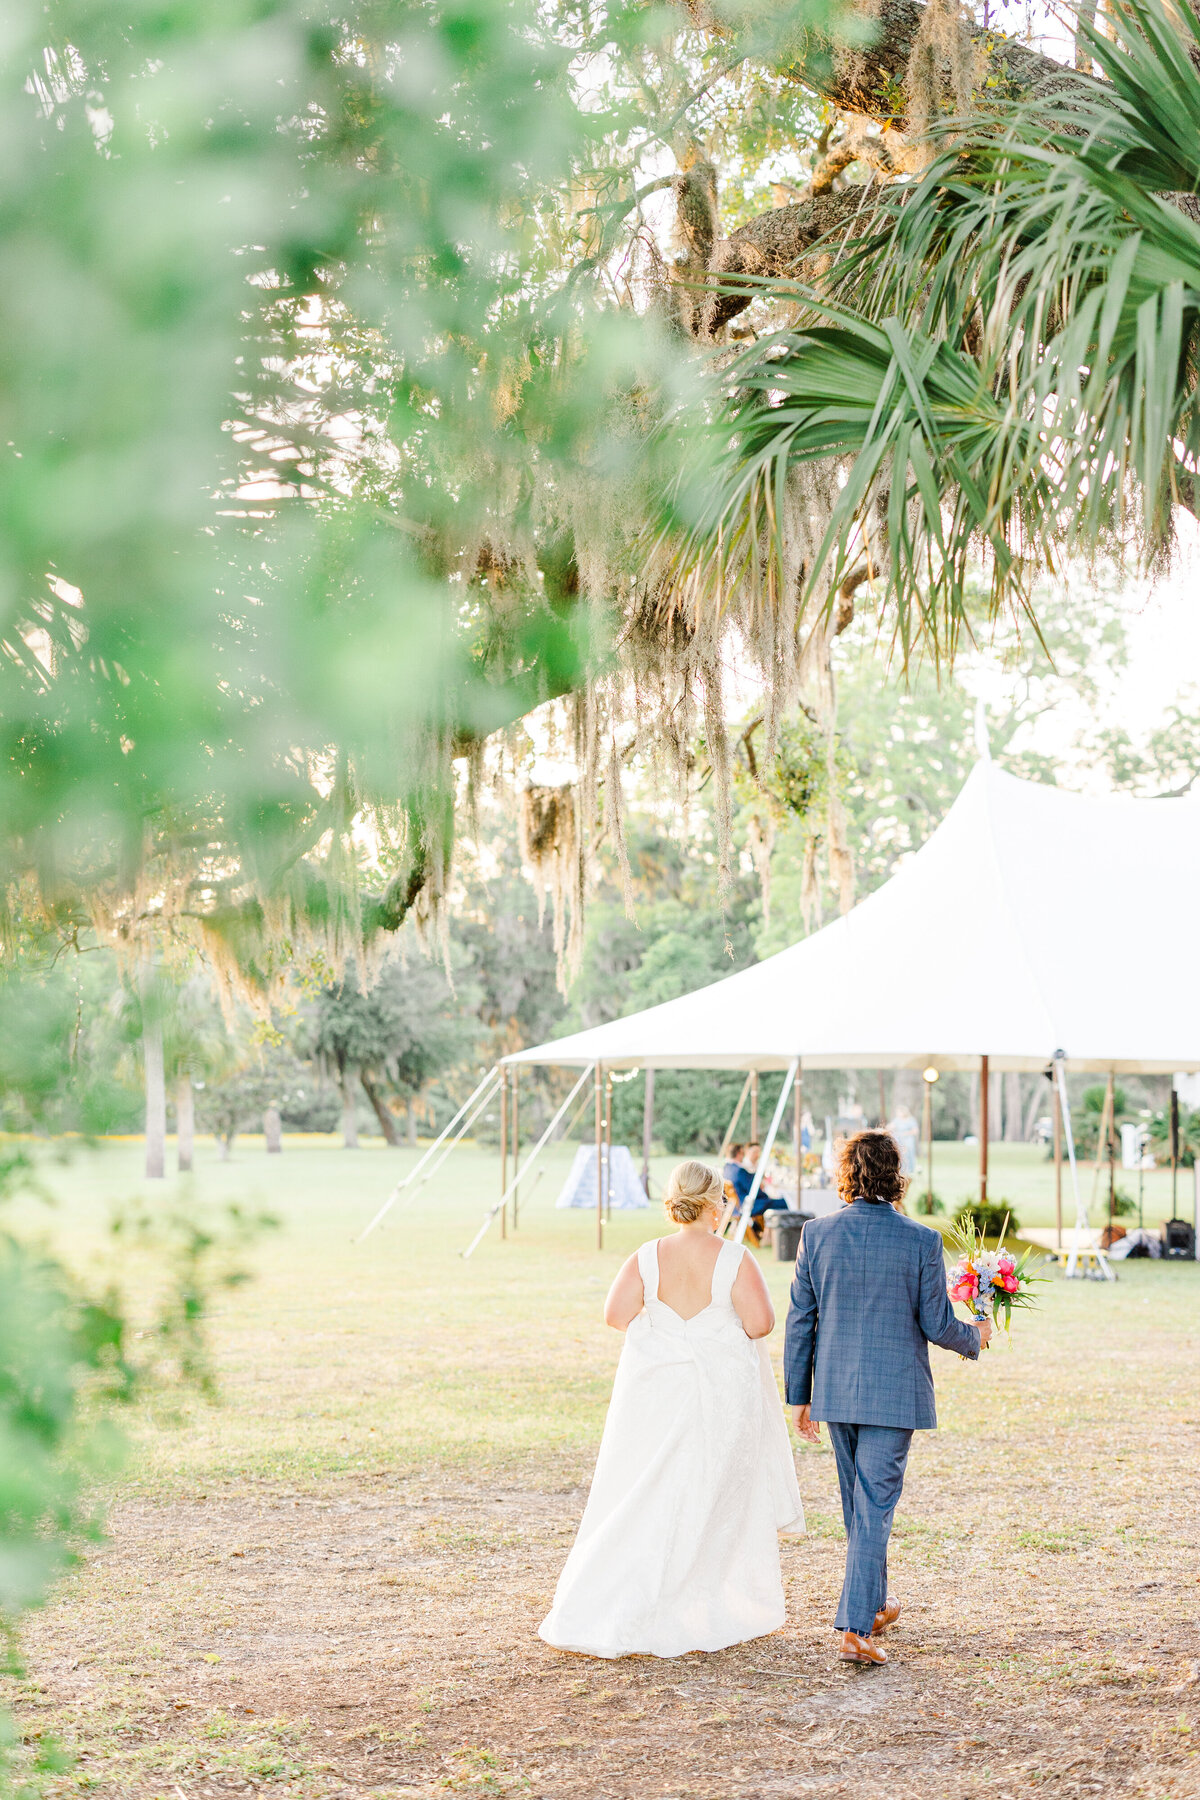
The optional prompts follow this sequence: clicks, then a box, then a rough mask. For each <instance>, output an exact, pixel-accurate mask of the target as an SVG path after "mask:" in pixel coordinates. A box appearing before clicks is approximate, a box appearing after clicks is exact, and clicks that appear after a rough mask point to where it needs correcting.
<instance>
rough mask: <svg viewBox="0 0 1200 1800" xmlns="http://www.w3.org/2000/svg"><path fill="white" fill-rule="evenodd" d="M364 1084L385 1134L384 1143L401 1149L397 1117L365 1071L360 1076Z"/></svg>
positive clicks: (372, 1108) (373, 1110)
mask: <svg viewBox="0 0 1200 1800" xmlns="http://www.w3.org/2000/svg"><path fill="white" fill-rule="evenodd" d="M359 1080H360V1081H361V1082H362V1084H363V1092H364V1094H365V1095H366V1096H367V1099H368V1100H369V1101H370V1102H371V1110H372V1112H373V1113H374V1114H375V1117H376V1118H377V1119H378V1120H379V1129H380V1130H381V1131H382V1133H383V1138H384V1142H385V1143H387V1144H390V1145H391V1147H392V1149H393V1150H398V1149H399V1148H400V1133H399V1132H398V1131H397V1130H396V1115H395V1113H394V1112H393V1111H392V1109H391V1107H390V1106H389V1105H388V1104H387V1102H386V1101H385V1100H384V1098H383V1095H382V1094H381V1093H380V1092H379V1089H378V1088H377V1087H376V1086H375V1083H374V1082H373V1081H372V1080H371V1077H370V1076H369V1075H368V1074H367V1071H366V1070H365V1069H364V1070H363V1071H362V1073H361V1074H360V1076H359Z"/></svg>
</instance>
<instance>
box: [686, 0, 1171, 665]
mask: <svg viewBox="0 0 1200 1800" xmlns="http://www.w3.org/2000/svg"><path fill="white" fill-rule="evenodd" d="M1113 17H1114V22H1115V24H1116V27H1117V33H1118V35H1117V38H1116V39H1115V40H1111V39H1108V38H1106V37H1103V36H1101V35H1100V34H1099V33H1091V34H1089V35H1090V38H1091V48H1092V54H1093V55H1094V57H1095V59H1096V61H1097V63H1099V64H1100V66H1101V68H1102V70H1103V72H1104V75H1105V77H1106V78H1107V86H1106V88H1105V90H1104V92H1103V94H1101V95H1098V96H1097V97H1095V98H1090V99H1089V98H1083V99H1080V98H1078V97H1075V98H1073V99H1072V100H1071V101H1070V103H1069V105H1067V106H1064V109H1063V111H1062V114H1061V116H1060V117H1059V118H1058V119H1057V120H1053V121H1051V122H1050V124H1049V126H1048V123H1047V119H1046V114H1045V111H1044V108H1043V109H1041V110H1035V109H1034V108H1032V107H1023V108H1020V107H1019V108H1014V109H1011V110H1010V111H1009V112H1008V113H1007V114H1005V115H1004V116H1003V117H1000V118H992V119H989V120H987V121H984V122H983V123H982V124H980V123H977V124H976V125H975V126H974V127H973V128H971V129H970V130H967V131H964V130H962V128H961V127H956V128H955V132H954V134H953V135H949V134H948V136H947V142H946V144H945V146H944V147H943V149H942V151H941V154H940V155H939V156H938V157H937V158H936V160H935V161H934V162H933V163H932V165H931V166H930V168H929V169H928V170H927V171H926V173H925V175H924V176H923V178H922V179H921V180H920V181H919V182H916V183H914V184H913V185H912V186H911V187H909V188H907V189H899V188H898V189H893V190H890V191H889V192H888V193H886V194H885V195H884V196H883V197H882V198H881V200H880V202H879V203H878V205H877V207H876V209H875V214H874V217H873V219H872V222H871V226H870V229H869V230H868V231H867V232H865V233H864V234H863V235H862V236H861V237H860V238H859V240H858V241H857V242H855V243H854V244H852V245H850V246H849V247H845V246H837V247H836V256H835V267H834V271H833V274H832V277H831V278H830V279H829V280H828V282H827V284H826V289H825V292H824V294H817V293H815V292H813V291H812V290H811V289H808V288H804V287H802V286H800V285H798V284H795V283H792V284H788V283H786V282H779V281H774V282H771V281H764V282H763V283H762V284H761V285H762V288H763V289H764V290H766V291H770V292H771V293H772V294H773V295H774V296H775V297H777V298H779V299H785V300H790V301H792V302H793V303H798V305H799V308H800V320H799V323H798V325H797V326H796V327H795V328H793V329H792V330H790V331H788V332H784V333H780V334H777V335H776V336H774V337H771V338H768V339H765V340H763V341H761V342H760V343H758V344H756V345H755V346H753V348H752V349H751V350H749V351H748V352H746V353H745V354H744V355H743V356H741V357H739V358H738V359H737V360H736V361H734V362H733V364H732V365H731V366H730V367H729V368H728V369H727V370H726V371H724V373H723V375H722V376H721V378H720V391H719V393H718V394H717V395H716V396H715V397H710V402H709V404H710V406H711V408H712V410H713V411H714V414H715V429H716V437H717V442H718V445H719V452H718V457H717V462H716V466H715V468H714V469H712V470H710V472H709V473H710V477H711V478H712V482H711V489H710V491H709V492H708V494H707V495H706V498H705V501H704V504H703V505H702V506H700V507H698V508H693V516H692V517H691V518H690V520H689V521H688V526H687V530H686V532H685V534H684V537H683V542H682V548H681V549H680V551H679V553H678V554H679V557H680V558H681V563H680V566H683V563H687V562H689V560H690V566H691V567H692V569H693V571H694V578H695V579H696V580H698V581H699V582H700V583H701V584H702V585H703V586H704V587H706V588H707V589H709V590H712V591H714V592H717V593H718V594H719V592H720V589H721V587H722V584H724V583H727V582H729V581H731V580H739V579H740V580H744V579H746V578H748V576H750V575H751V574H753V576H754V578H756V579H760V578H766V579H770V572H771V568H772V566H773V565H777V564H778V563H779V553H780V545H779V542H778V532H777V527H774V526H772V525H771V522H770V520H771V517H773V518H774V519H775V520H778V519H779V518H780V517H781V516H782V511H783V509H782V506H781V505H780V504H779V500H780V496H781V495H782V493H783V490H784V487H785V484H786V480H787V475H788V471H789V469H791V468H793V467H796V466H799V465H802V464H804V463H805V462H813V461H817V460H820V459H831V458H832V459H834V460H835V461H837V462H838V463H839V464H840V465H841V466H842V468H843V470H844V480H843V483H842V486H841V489H840V493H839V495H838V498H837V502H836V505H835V507H834V511H833V518H832V520H831V522H830V524H829V528H828V531H827V532H826V534H825V542H824V544H823V548H822V555H821V556H820V557H818V558H817V559H816V560H815V563H814V566H812V567H811V568H810V569H809V570H808V571H807V572H806V578H807V580H808V582H809V585H810V591H813V592H815V591H817V590H818V589H819V588H820V586H821V585H822V584H825V585H826V592H827V593H828V591H829V589H830V587H831V586H832V585H836V581H837V579H838V578H839V575H840V573H841V571H843V570H844V569H845V567H846V565H847V562H848V560H849V559H850V557H851V556H853V555H861V554H862V552H863V550H864V549H865V550H866V551H867V553H868V554H870V553H871V551H872V548H873V546H872V545H871V543H870V526H869V522H870V520H871V517H872V509H874V512H875V514H878V513H879V512H880V510H881V509H882V510H883V511H884V512H885V515H886V538H887V544H886V550H885V551H884V550H882V549H881V548H880V547H878V546H875V547H874V549H875V553H876V560H877V565H878V567H879V570H880V573H881V574H884V575H886V578H887V581H888V585H889V589H890V591H891V594H892V596H893V598H894V600H895V602H896V606H897V627H898V631H899V634H900V637H901V639H902V641H904V642H905V643H906V644H907V643H908V642H909V641H910V640H911V638H912V636H913V634H914V633H919V634H920V635H923V636H926V637H929V636H932V637H933V640H934V642H935V644H937V643H941V642H947V643H948V642H950V641H951V640H952V639H953V637H954V634H955V632H956V630H957V629H958V627H959V625H960V624H961V621H962V618H963V617H964V604H965V589H966V583H967V579H968V575H969V573H971V572H973V569H974V566H975V565H976V563H977V561H978V557H979V555H980V553H987V554H988V556H989V560H990V564H991V574H992V587H991V595H992V603H993V605H994V606H999V605H1000V604H1002V603H1003V602H1004V601H1005V600H1006V599H1011V598H1014V597H1015V598H1017V599H1018V600H1021V599H1023V598H1024V597H1025V596H1026V595H1027V589H1028V580H1029V576H1030V574H1031V573H1032V571H1033V570H1034V569H1040V568H1042V567H1044V566H1045V565H1046V563H1047V562H1048V561H1049V562H1053V560H1054V559H1055V558H1056V557H1057V556H1059V555H1061V554H1064V553H1078V552H1084V553H1093V552H1095V551H1096V550H1097V549H1099V548H1102V547H1106V546H1107V547H1126V548H1131V549H1136V553H1137V554H1139V555H1140V556H1141V557H1143V558H1147V559H1148V558H1150V557H1152V556H1154V555H1155V554H1156V553H1157V552H1158V551H1159V550H1160V549H1161V547H1162V546H1163V544H1164V543H1165V542H1167V541H1168V540H1169V537H1170V533H1171V521H1172V510H1173V507H1174V505H1175V503H1176V502H1177V499H1178V496H1179V490H1180V485H1181V476H1183V475H1189V474H1190V468H1189V465H1190V464H1191V463H1192V462H1193V461H1194V460H1195V459H1196V458H1197V456H1198V453H1200V411H1198V408H1197V363H1198V361H1200V223H1198V222H1197V217H1196V216H1193V215H1194V214H1196V213H1200V208H1191V209H1189V208H1188V207H1187V205H1186V204H1181V203H1180V198H1179V197H1180V195H1188V194H1193V195H1194V194H1196V193H1197V192H1200V67H1198V66H1197V62H1196V61H1193V55H1192V52H1193V51H1197V50H1200V22H1197V20H1196V18H1195V17H1194V16H1193V15H1192V14H1191V12H1190V11H1189V10H1188V9H1186V8H1184V9H1180V11H1179V12H1178V13H1176V12H1173V11H1172V12H1168V10H1167V8H1166V6H1165V5H1164V3H1163V0H1126V3H1124V4H1121V5H1120V6H1118V7H1117V8H1115V9H1114V13H1113ZM831 248H833V247H831ZM769 502H770V504H769Z"/></svg>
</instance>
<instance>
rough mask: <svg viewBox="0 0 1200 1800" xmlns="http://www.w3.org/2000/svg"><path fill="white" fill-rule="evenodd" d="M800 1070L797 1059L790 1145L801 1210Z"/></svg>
mask: <svg viewBox="0 0 1200 1800" xmlns="http://www.w3.org/2000/svg"><path fill="white" fill-rule="evenodd" d="M800 1077H801V1072H800V1064H799V1061H797V1063H796V1079H795V1081H794V1082H793V1083H792V1147H793V1149H794V1151H795V1155H796V1211H797V1212H803V1211H804V1207H803V1204H802V1202H801V1195H802V1194H803V1192H804V1126H803V1117H804V1101H803V1098H802V1087H803V1083H802V1081H801V1078H800Z"/></svg>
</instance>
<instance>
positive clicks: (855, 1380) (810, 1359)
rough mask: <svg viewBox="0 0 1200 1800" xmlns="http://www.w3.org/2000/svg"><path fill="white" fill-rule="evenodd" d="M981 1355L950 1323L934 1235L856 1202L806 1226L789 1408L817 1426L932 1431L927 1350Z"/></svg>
mask: <svg viewBox="0 0 1200 1800" xmlns="http://www.w3.org/2000/svg"><path fill="white" fill-rule="evenodd" d="M930 1344H938V1345H940V1347H941V1348H942V1349H943V1350H957V1351H958V1353H959V1355H960V1356H969V1357H971V1358H972V1359H974V1358H975V1357H977V1356H978V1355H979V1332H978V1331H977V1329H976V1328H975V1326H974V1325H964V1324H963V1323H962V1321H961V1320H959V1319H956V1318H955V1316H954V1309H953V1307H952V1306H951V1304H950V1301H949V1298H948V1296H947V1294H946V1265H945V1262H944V1260H943V1256H942V1239H941V1235H940V1233H939V1232H937V1231H934V1230H932V1229H931V1228H930V1227H929V1226H927V1225H918V1224H917V1222H916V1220H915V1219H906V1218H905V1217H904V1215H903V1214H902V1213H898V1212H897V1211H896V1210H895V1208H894V1207H891V1206H887V1205H885V1204H881V1203H879V1202H876V1201H872V1200H855V1201H853V1202H852V1204H851V1205H849V1206H844V1207H843V1208H842V1209H841V1211H840V1212H836V1213H831V1214H829V1215H828V1216H827V1217H825V1218H821V1219H810V1220H809V1221H808V1223H807V1224H806V1225H805V1227H804V1233H803V1236H802V1237H801V1239H800V1250H799V1253H798V1255H797V1257H796V1274H795V1277H794V1279H793V1281H792V1302H791V1305H790V1307H789V1308H788V1316H787V1328H786V1331H785V1333H784V1345H783V1365H784V1375H785V1379H786V1384H787V1398H788V1405H789V1406H804V1405H807V1404H809V1403H811V1405H812V1411H813V1417H814V1418H816V1419H834V1420H837V1421H838V1422H840V1423H841V1424H845V1425H893V1426H899V1427H908V1428H909V1429H911V1430H914V1431H931V1430H933V1428H934V1427H935V1426H936V1424H937V1412H936V1409H935V1407H934V1401H933V1375H932V1374H931V1372H930V1368H929V1346H930Z"/></svg>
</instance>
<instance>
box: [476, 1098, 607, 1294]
mask: <svg viewBox="0 0 1200 1800" xmlns="http://www.w3.org/2000/svg"><path fill="white" fill-rule="evenodd" d="M593 1066H594V1065H593V1064H592V1063H589V1064H588V1066H587V1068H586V1069H585V1070H584V1071H583V1074H582V1075H581V1076H580V1077H579V1080H578V1081H577V1082H576V1083H575V1086H574V1087H573V1088H572V1089H571V1091H570V1093H569V1094H568V1095H567V1097H566V1099H565V1100H564V1101H563V1103H562V1105H561V1106H560V1107H559V1109H558V1111H557V1112H556V1113H555V1115H554V1117H553V1118H552V1119H551V1121H550V1123H549V1124H548V1125H547V1127H546V1129H545V1131H543V1133H542V1135H541V1137H540V1138H539V1139H538V1141H537V1143H536V1144H535V1145H534V1147H533V1149H532V1150H531V1151H530V1153H529V1155H528V1156H527V1157H526V1159H525V1166H524V1168H522V1169H518V1170H517V1172H516V1174H515V1175H514V1176H513V1179H512V1186H513V1187H516V1185H517V1183H518V1181H524V1179H525V1177H526V1175H528V1173H529V1171H530V1169H532V1167H533V1165H534V1163H535V1162H536V1161H537V1159H538V1157H539V1156H540V1155H541V1154H542V1151H543V1150H544V1149H545V1148H546V1145H547V1144H548V1143H549V1142H550V1139H551V1138H552V1137H553V1135H554V1133H555V1131H556V1130H557V1129H558V1127H559V1125H560V1123H561V1122H562V1120H563V1118H564V1117H565V1115H566V1112H567V1108H568V1107H569V1106H570V1105H571V1102H572V1101H573V1100H574V1098H575V1096H576V1094H577V1093H578V1092H579V1090H580V1088H581V1087H582V1086H583V1085H584V1083H585V1082H586V1080H587V1078H588V1076H589V1075H590V1074H591V1072H592V1068H593ZM510 1191H511V1190H510ZM508 1198H509V1196H508V1194H501V1196H500V1198H499V1200H497V1202H496V1204H495V1206H489V1208H488V1210H487V1212H486V1213H485V1215H484V1220H483V1224H482V1225H481V1226H480V1227H479V1230H478V1231H477V1232H476V1233H475V1236H474V1237H473V1238H472V1239H471V1241H470V1243H469V1244H468V1245H467V1247H466V1249H465V1250H464V1251H463V1253H462V1254H463V1261H464V1262H466V1260H467V1258H468V1256H470V1255H471V1254H472V1252H473V1251H474V1250H475V1248H476V1247H477V1245H478V1244H480V1243H481V1242H482V1240H483V1237H484V1234H485V1233H486V1231H487V1229H488V1227H489V1226H490V1224H491V1222H492V1220H493V1219H494V1218H495V1216H496V1214H497V1213H498V1212H499V1211H500V1208H501V1207H502V1206H503V1205H504V1203H505V1201H507V1199H508Z"/></svg>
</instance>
